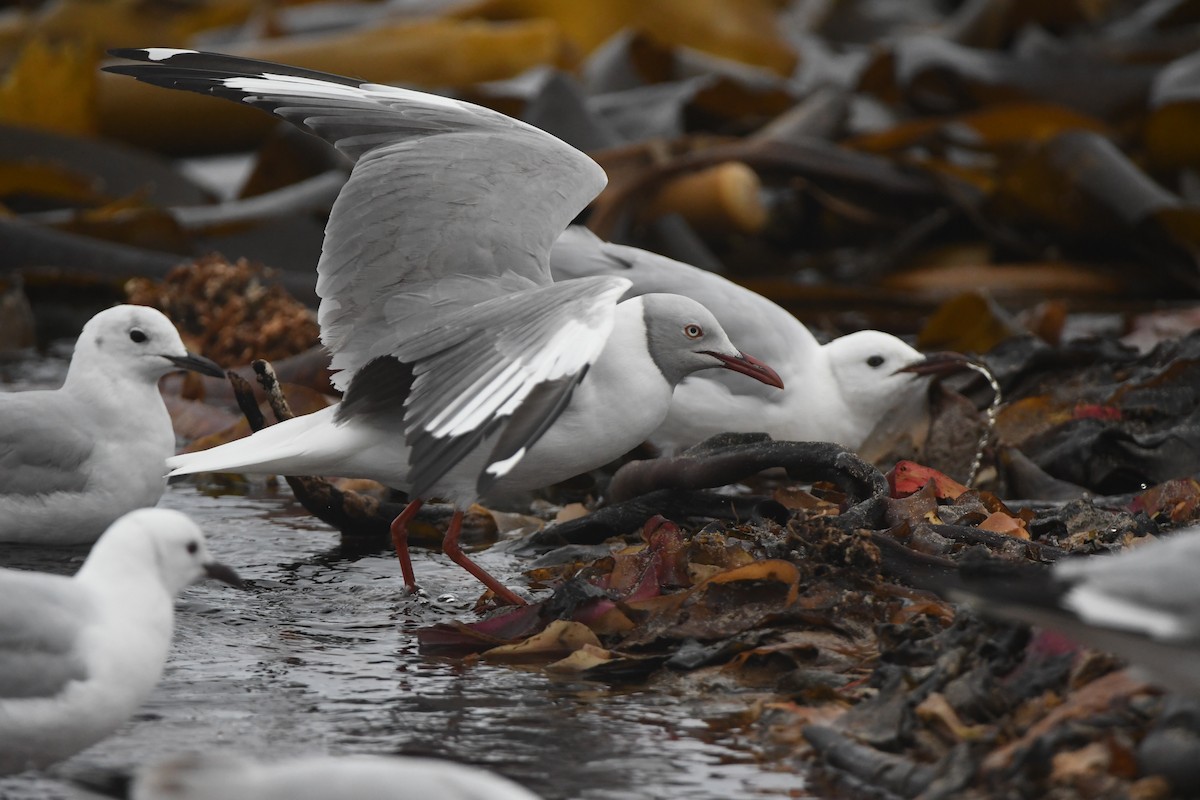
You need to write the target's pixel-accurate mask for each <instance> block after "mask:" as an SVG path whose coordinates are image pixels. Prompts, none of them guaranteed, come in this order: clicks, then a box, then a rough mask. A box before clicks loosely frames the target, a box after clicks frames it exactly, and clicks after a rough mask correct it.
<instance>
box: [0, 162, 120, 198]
mask: <svg viewBox="0 0 1200 800" xmlns="http://www.w3.org/2000/svg"><path fill="white" fill-rule="evenodd" d="M97 183H98V181H97V180H96V179H95V178H94V177H92V176H90V175H84V174H81V173H79V172H75V171H74V170H70V169H67V168H66V167H64V166H62V165H61V164H56V163H54V162H50V161H42V160H26V161H0V199H3V198H8V197H13V196H20V197H37V198H41V199H45V200H50V201H54V202H56V203H57V204H59V205H92V204H96V203H103V202H106V201H107V200H109V198H107V197H105V196H104V195H103V194H101V193H100V192H99V187H98V186H97Z"/></svg>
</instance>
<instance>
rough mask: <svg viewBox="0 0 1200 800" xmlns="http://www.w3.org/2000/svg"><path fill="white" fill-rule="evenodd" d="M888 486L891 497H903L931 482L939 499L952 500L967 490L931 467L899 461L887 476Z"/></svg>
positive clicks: (913, 462)
mask: <svg viewBox="0 0 1200 800" xmlns="http://www.w3.org/2000/svg"><path fill="white" fill-rule="evenodd" d="M887 479H888V485H889V486H891V487H892V497H904V496H906V495H910V494H912V493H913V492H916V491H919V490H920V489H922V488H924V487H925V484H927V483H929V482H930V481H932V482H933V485H934V491H935V492H936V494H937V496H938V498H939V499H947V498H949V499H954V498H956V497H958V496H959V495H960V494H962V493H963V492H965V491H968V490H967V487H966V486H963V485H962V484H961V483H959V482H958V481H956V480H954V479H953V478H951V477H949V476H947V475H944V474H942V473H940V472H938V471H937V470H936V469H933V468H932V467H926V466H923V465H921V464H918V463H917V462H915V461H899V462H897V463H896V466H894V467H892V471H891V472H889V473H888V474H887Z"/></svg>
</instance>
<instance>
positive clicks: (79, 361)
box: [70, 305, 225, 381]
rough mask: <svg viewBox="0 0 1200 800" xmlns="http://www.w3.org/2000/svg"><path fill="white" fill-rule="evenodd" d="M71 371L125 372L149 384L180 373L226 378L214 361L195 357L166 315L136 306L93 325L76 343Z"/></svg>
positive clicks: (113, 311)
mask: <svg viewBox="0 0 1200 800" xmlns="http://www.w3.org/2000/svg"><path fill="white" fill-rule="evenodd" d="M70 369H71V370H72V371H78V370H81V369H92V370H95V369H99V370H103V371H105V372H119V373H122V374H127V375H137V376H140V377H142V378H144V379H145V380H148V381H157V380H158V379H159V378H160V377H162V376H163V375H165V374H167V373H168V372H172V371H174V370H178V369H189V370H194V371H196V372H202V373H204V374H205V375H212V376H214V377H218V378H220V377H224V375H225V373H224V372H222V371H221V368H220V367H219V366H217V365H216V364H215V363H213V362H212V361H209V360H208V359H207V358H203V357H202V356H198V355H195V354H194V353H189V352H188V349H187V348H186V347H184V344H183V340H182V339H180V338H179V331H177V330H175V326H174V325H173V324H171V320H169V319H167V317H166V315H164V314H163V313H162V312H161V311H159V310H157V309H154V308H150V307H149V306H133V305H120V306H113V307H112V308H109V309H105V310H104V311H101V312H100V313H99V314H97V315H96V316H94V317H92V318H91V319H90V320H88V322H87V324H86V325H84V326H83V331H82V332H80V334H79V339H78V341H76V343H75V353H74V355H73V356H72V358H71V367H70Z"/></svg>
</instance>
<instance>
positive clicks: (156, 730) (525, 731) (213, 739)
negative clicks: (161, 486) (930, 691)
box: [0, 484, 802, 800]
mask: <svg viewBox="0 0 1200 800" xmlns="http://www.w3.org/2000/svg"><path fill="white" fill-rule="evenodd" d="M163 504H164V505H166V506H169V507H172V508H177V509H180V510H182V511H185V512H187V513H189V514H191V515H193V516H194V517H195V518H196V519H198V520H199V521H200V523H201V525H202V526H203V527H204V529H205V531H206V532H207V534H208V536H209V539H210V543H211V549H212V551H213V553H214V554H215V555H216V556H217V557H218V558H219V559H220V560H222V561H225V562H227V563H229V564H231V565H234V566H235V567H236V568H237V569H238V571H239V573H240V574H242V575H243V576H244V577H246V578H247V579H248V580H249V583H250V590H249V591H246V592H238V591H234V590H230V589H228V588H227V587H224V586H221V585H217V584H213V585H207V584H205V585H200V586H196V587H193V588H191V589H189V590H187V591H186V592H185V593H184V596H183V598H182V599H181V601H180V603H179V613H178V616H177V623H176V636H175V644H174V648H173V651H172V655H171V658H170V660H169V661H168V665H167V671H166V674H165V675H164V678H163V681H162V683H161V684H160V685H159V687H158V689H157V690H156V692H155V694H154V695H153V697H152V698H151V700H150V701H149V702H148V703H147V704H146V706H145V707H144V708H143V711H142V713H141V714H139V716H138V717H137V718H136V719H135V720H133V721H132V722H131V723H130V724H129V725H127V726H126V727H125V728H124V729H123V731H122V732H121V734H120V735H118V736H116V737H113V738H111V739H109V740H107V741H105V742H102V743H101V744H99V745H97V746H95V747H93V748H91V749H90V750H88V751H86V752H84V753H82V754H80V755H78V756H76V757H75V758H74V759H71V760H70V761H68V762H66V763H64V764H63V765H61V766H59V767H58V768H56V770H55V774H56V776H58V777H65V776H70V775H72V774H78V773H79V772H81V771H88V770H93V769H95V768H100V769H116V770H124V769H128V768H129V767H130V766H131V765H135V764H138V763H140V762H142V761H144V760H146V759H149V758H153V757H155V756H158V755H161V754H166V753H172V752H178V751H181V750H187V749H195V748H200V747H203V748H233V749H235V750H237V751H239V752H242V753H246V754H251V755H260V756H274V757H282V756H287V755H301V754H305V753H312V752H315V751H319V752H330V753H349V752H373V753H405V754H420V755H434V756H444V757H449V758H454V759H457V760H461V761H466V762H470V763H474V764H478V765H481V766H485V767H488V768H491V769H494V770H496V771H498V772H501V773H503V774H505V775H507V776H509V777H511V778H513V779H514V780H517V781H519V782H520V783H522V784H524V785H526V786H528V787H529V788H530V789H532V790H533V791H535V792H537V793H539V794H541V795H543V796H544V797H546V798H548V799H549V798H585V799H589V800H607V799H608V798H622V800H625V799H627V798H663V797H683V796H687V797H689V798H693V799H694V800H704V799H705V798H713V799H714V800H715V799H716V798H730V797H744V796H789V795H794V794H795V793H796V792H798V791H799V790H801V788H802V786H801V782H800V780H799V779H798V778H797V777H795V776H794V775H789V774H781V773H776V772H773V771H771V769H770V768H769V767H764V766H761V765H759V764H758V763H757V761H756V759H755V757H754V755H753V753H751V752H749V751H747V750H744V749H741V748H739V747H738V746H736V743H735V742H734V741H733V740H732V739H731V738H729V737H726V736H723V735H722V736H716V735H713V734H712V733H711V732H710V730H709V726H708V724H707V723H706V722H704V720H705V719H711V718H713V717H715V716H719V715H720V714H721V713H722V710H721V709H718V708H712V707H705V706H704V705H703V704H702V703H701V701H698V700H696V699H694V698H690V697H688V696H686V695H684V696H678V697H677V696H672V695H671V694H668V693H663V692H652V691H617V690H610V689H609V688H608V687H605V686H601V685H597V684H590V683H585V682H580V681H569V680H562V679H556V678H553V677H551V676H548V675H546V674H544V673H542V672H540V671H537V670H533V669H521V668H512V667H507V666H492V665H488V664H469V665H464V664H463V663H461V662H459V661H454V660H445V659H435V658H427V657H424V656H421V655H420V654H419V653H418V652H417V646H416V641H415V639H414V637H413V636H412V633H411V632H412V631H413V630H414V629H415V628H417V627H419V626H422V625H428V624H431V623H433V622H438V621H443V620H446V619H450V618H465V617H467V616H469V614H470V604H471V602H473V599H474V598H475V597H476V596H477V594H478V591H479V589H478V585H477V584H476V583H474V581H473V579H471V578H470V576H468V575H467V573H465V572H464V571H462V570H461V569H458V568H457V567H455V566H454V565H452V564H450V563H449V562H448V561H447V560H446V559H445V558H444V557H443V556H441V555H440V554H433V553H428V552H416V553H414V561H415V562H416V564H415V567H416V571H417V576H418V580H419V581H421V582H422V584H423V585H424V586H425V587H426V588H427V589H428V590H429V594H428V595H427V596H424V597H421V598H419V599H418V598H410V597H406V596H404V595H403V594H402V592H401V591H400V587H401V583H400V579H399V572H398V568H397V565H396V563H395V558H394V556H393V555H391V554H389V553H386V552H381V553H374V554H365V555H364V554H361V553H359V554H355V555H346V554H343V553H342V552H341V551H340V549H338V548H337V546H336V544H337V537H336V534H334V533H333V532H332V531H330V530H329V529H328V528H327V527H325V526H324V525H322V524H320V523H318V522H315V521H314V520H312V519H311V518H310V517H308V515H307V514H306V513H305V512H304V511H303V510H302V509H299V508H298V507H297V506H296V505H295V504H294V502H293V501H291V499H290V498H289V497H284V496H278V497H276V496H262V497H251V498H238V497H223V498H219V499H214V498H210V497H206V496H204V495H202V494H200V493H198V492H197V491H196V490H195V489H194V488H192V487H191V486H190V485H189V484H179V485H175V486H173V487H172V488H171V490H170V491H169V492H168V493H167V495H166V497H165V498H164V500H163ZM83 554H84V553H83V551H82V550H80V551H71V552H70V553H69V554H68V556H67V562H69V565H68V566H66V567H64V566H63V559H62V556H63V554H62V553H61V552H60V553H52V554H50V555H47V553H46V552H45V551H41V550H37V549H30V548H20V549H16V548H10V549H5V550H3V551H0V559H2V560H3V561H4V563H10V564H16V565H20V566H28V567H33V568H40V569H46V568H48V565H51V564H55V563H57V564H58V568H57V571H61V572H70V571H72V570H73V569H74V568H76V567H77V566H78V563H79V561H80V560H81V559H82V556H83ZM508 558H510V557H509V556H507V555H505V554H504V553H502V552H498V551H496V550H492V551H488V552H485V553H482V554H480V561H481V562H482V563H483V564H484V565H485V567H486V568H487V569H489V570H496V571H497V572H498V573H499V574H500V575H504V574H505V572H506V569H505V568H506V566H511V563H510V562H508V561H507V560H506V559H508ZM730 711H732V709H731V710H730ZM0 796H2V797H4V798H10V799H11V800H33V799H34V798H38V799H39V800H42V799H43V798H57V797H90V796H91V795H88V794H86V793H84V792H83V791H82V790H80V789H77V788H75V787H73V786H71V785H69V784H67V783H64V782H63V781H61V780H55V779H52V778H50V777H45V776H34V775H24V776H20V777H17V778H9V779H0Z"/></svg>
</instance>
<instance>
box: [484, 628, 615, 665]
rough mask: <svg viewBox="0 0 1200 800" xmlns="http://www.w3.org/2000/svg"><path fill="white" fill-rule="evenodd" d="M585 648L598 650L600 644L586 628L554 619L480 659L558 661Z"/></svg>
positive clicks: (492, 650)
mask: <svg viewBox="0 0 1200 800" xmlns="http://www.w3.org/2000/svg"><path fill="white" fill-rule="evenodd" d="M588 645H591V646H592V647H597V648H598V647H600V640H599V639H597V638H596V634H594V633H592V631H591V629H590V628H589V627H588V626H587V625H584V624H583V623H581V622H571V621H570V620H565V619H556V620H554V621H553V622H551V623H550V624H549V625H547V626H546V627H545V629H543V630H542V631H540V632H539V633H535V634H534V635H533V636H530V637H529V638H528V639H524V640H522V641H520V642H516V643H514V644H504V645H500V646H498V647H493V648H492V649H490V650H487V651H486V652H484V654H483V657H484V658H485V659H487V660H488V661H543V660H546V659H549V658H561V657H562V656H564V655H566V654H567V653H572V652H574V651H576V650H578V649H580V648H581V647H585V646H588Z"/></svg>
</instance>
